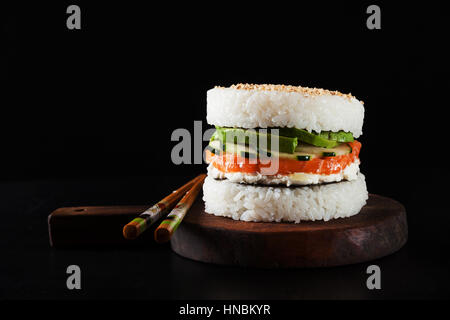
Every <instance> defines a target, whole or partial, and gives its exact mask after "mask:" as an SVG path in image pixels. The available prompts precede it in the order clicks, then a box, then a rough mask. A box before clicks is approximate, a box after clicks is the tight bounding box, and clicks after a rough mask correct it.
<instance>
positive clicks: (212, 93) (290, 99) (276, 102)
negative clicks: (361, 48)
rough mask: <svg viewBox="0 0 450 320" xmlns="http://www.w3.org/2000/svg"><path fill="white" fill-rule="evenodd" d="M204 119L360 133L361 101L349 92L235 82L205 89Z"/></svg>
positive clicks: (214, 122)
mask: <svg viewBox="0 0 450 320" xmlns="http://www.w3.org/2000/svg"><path fill="white" fill-rule="evenodd" d="M206 119H207V121H208V123H209V124H212V125H217V126H222V127H240V128H269V127H295V128H298V129H306V130H308V131H310V132H311V131H315V132H321V131H334V132H336V131H340V130H343V131H347V132H351V133H353V136H354V137H355V138H358V137H359V136H360V135H361V134H362V126H363V120H364V106H363V102H362V101H359V100H358V99H356V98H355V97H353V96H352V95H350V94H342V93H340V92H337V91H329V90H324V89H316V88H306V87H295V86H285V85H267V84H261V85H255V84H237V85H232V86H231V87H228V88H224V87H215V88H213V89H210V90H208V93H207V117H206Z"/></svg>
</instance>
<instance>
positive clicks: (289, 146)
mask: <svg viewBox="0 0 450 320" xmlns="http://www.w3.org/2000/svg"><path fill="white" fill-rule="evenodd" d="M216 130H217V133H218V137H219V139H220V140H221V141H222V143H226V142H229V143H235V144H244V145H249V143H250V142H251V141H256V143H257V146H256V147H257V148H258V149H259V148H261V147H262V146H260V139H263V140H262V141H265V142H266V146H265V148H264V149H266V150H267V151H269V152H271V150H272V149H271V139H272V135H271V134H269V133H263V132H258V131H255V130H245V129H240V128H223V127H216ZM227 138H228V139H231V140H233V141H227ZM297 144H298V139H297V137H286V136H282V135H279V136H278V147H279V150H276V151H278V152H283V153H290V154H292V153H294V151H295V148H296V147H297Z"/></svg>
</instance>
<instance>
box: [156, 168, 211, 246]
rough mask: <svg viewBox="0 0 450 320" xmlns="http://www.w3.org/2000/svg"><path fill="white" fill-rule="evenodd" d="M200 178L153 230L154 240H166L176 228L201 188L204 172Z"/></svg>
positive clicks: (160, 241) (204, 176) (161, 241)
mask: <svg viewBox="0 0 450 320" xmlns="http://www.w3.org/2000/svg"><path fill="white" fill-rule="evenodd" d="M200 176H201V178H200V179H199V180H197V181H196V182H195V184H194V185H193V186H192V188H191V189H190V190H189V191H188V192H186V194H185V195H184V197H183V198H182V199H181V200H180V202H178V204H177V205H176V206H175V208H173V210H172V211H171V212H170V213H169V214H168V215H167V217H166V219H165V220H164V221H163V222H161V224H160V225H159V226H158V228H156V230H155V241H156V242H159V243H163V242H167V241H169V240H170V238H171V237H172V235H173V233H174V232H175V230H177V228H178V226H179V225H180V223H181V221H182V220H183V218H184V216H185V215H186V213H187V211H188V210H189V209H190V207H191V206H192V204H193V203H194V200H195V198H197V195H198V193H199V191H200V189H201V188H202V185H203V180H205V178H206V174H202V175H200Z"/></svg>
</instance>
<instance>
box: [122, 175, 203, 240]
mask: <svg viewBox="0 0 450 320" xmlns="http://www.w3.org/2000/svg"><path fill="white" fill-rule="evenodd" d="M199 179H202V181H203V179H204V174H201V175H198V176H197V177H195V178H194V179H192V180H191V181H189V182H188V183H186V184H185V185H183V186H182V187H181V188H179V189H177V190H175V191H173V192H172V193H171V194H169V195H168V196H167V197H165V198H164V199H162V200H161V201H159V202H158V203H157V204H155V205H154V206H152V207H151V208H148V209H147V210H145V211H144V212H142V213H141V214H140V215H139V216H138V217H137V218H135V219H133V220H132V221H131V222H129V223H128V224H126V225H125V226H124V227H123V231H122V232H123V236H124V237H125V238H126V239H129V240H132V239H136V238H137V237H138V236H139V235H140V234H141V233H142V232H144V231H145V230H146V229H147V228H148V227H149V226H151V225H152V224H153V223H155V221H157V220H159V219H160V218H161V217H162V216H163V215H164V214H165V213H166V212H167V211H168V210H169V209H170V208H172V207H173V206H174V205H175V203H176V202H177V201H178V200H179V199H180V198H181V197H182V196H183V195H184V194H185V193H186V192H188V190H189V189H191V187H192V186H193V185H194V184H195V183H196V182H197V181H198V180H199Z"/></svg>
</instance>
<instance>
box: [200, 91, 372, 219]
mask: <svg viewBox="0 0 450 320" xmlns="http://www.w3.org/2000/svg"><path fill="white" fill-rule="evenodd" d="M363 120H364V106H363V102H362V101H359V100H357V99H356V98H355V97H353V96H352V95H350V94H342V93H340V92H337V91H329V90H324V89H316V88H306V87H297V86H287V85H266V84H263V85H254V84H237V85H232V86H231V87H226V88H225V87H215V88H213V89H211V90H209V91H208V92H207V122H208V123H209V124H211V125H214V126H215V127H216V132H215V133H214V134H213V135H212V137H211V140H210V142H209V145H208V148H207V150H206V151H205V157H206V162H207V163H208V176H207V178H206V179H205V182H204V185H203V200H204V201H205V211H206V212H207V213H209V214H214V215H217V216H224V217H230V218H233V219H235V220H244V221H265V222H273V221H275V222H280V221H287V222H295V223H298V222H300V221H305V220H310V221H311V220H312V221H314V220H324V221H328V220H330V219H335V218H343V217H350V216H352V215H355V214H357V213H359V212H360V210H361V208H362V207H363V206H364V205H365V204H366V200H367V199H368V192H367V188H366V183H365V178H364V175H363V174H361V173H360V172H359V164H360V160H359V152H360V149H361V143H360V142H359V141H357V140H355V139H356V138H358V137H359V136H360V135H361V134H362V126H363Z"/></svg>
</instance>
